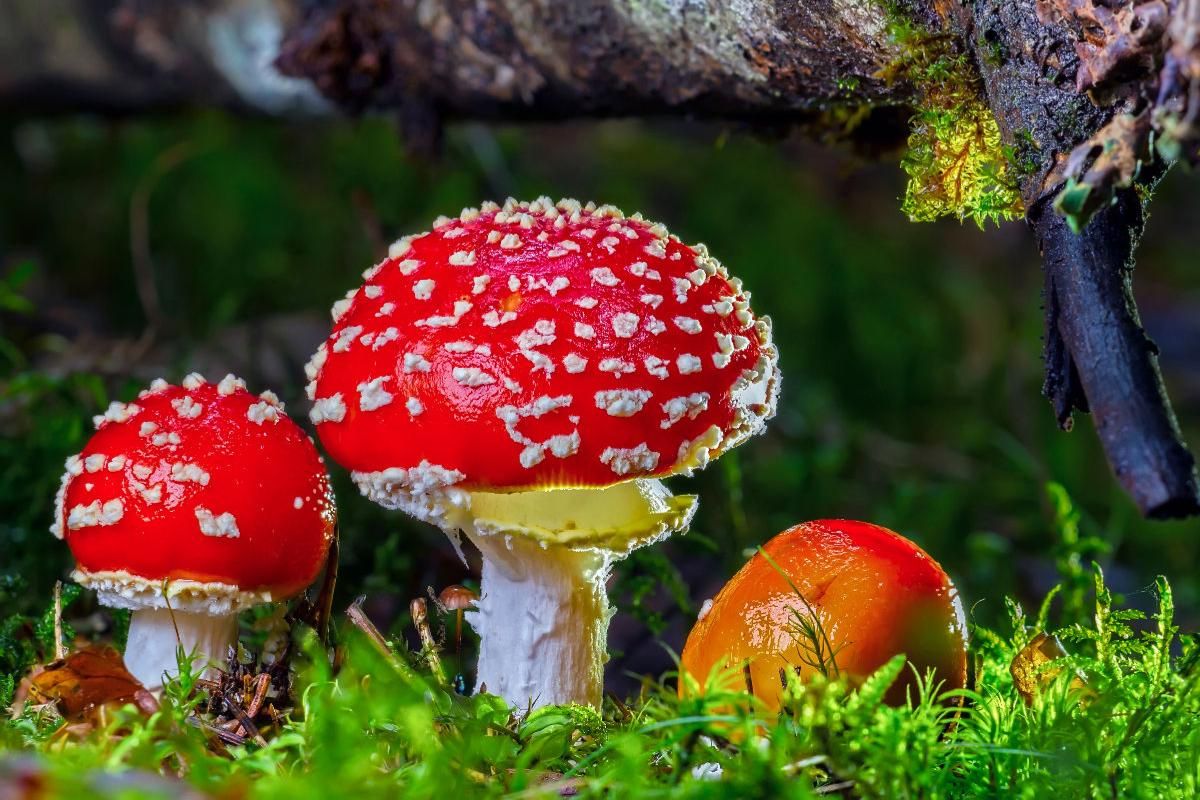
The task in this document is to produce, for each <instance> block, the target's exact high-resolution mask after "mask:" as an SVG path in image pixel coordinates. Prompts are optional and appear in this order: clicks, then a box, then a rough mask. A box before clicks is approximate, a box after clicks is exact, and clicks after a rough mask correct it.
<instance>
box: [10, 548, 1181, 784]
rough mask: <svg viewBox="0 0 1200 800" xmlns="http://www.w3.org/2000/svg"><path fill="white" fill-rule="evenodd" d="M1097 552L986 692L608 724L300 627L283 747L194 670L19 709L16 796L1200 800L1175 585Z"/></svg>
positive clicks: (848, 690)
mask: <svg viewBox="0 0 1200 800" xmlns="http://www.w3.org/2000/svg"><path fill="white" fill-rule="evenodd" d="M1065 534H1066V538H1065V539H1064V541H1065V542H1069V541H1070V533H1069V531H1065ZM1078 554H1079V551H1078V550H1077V549H1073V550H1072V551H1071V553H1069V554H1067V557H1066V559H1065V561H1064V562H1063V563H1064V565H1066V566H1067V567H1068V573H1067V574H1066V575H1065V576H1064V580H1063V582H1062V583H1060V584H1059V585H1058V586H1057V587H1056V588H1055V589H1054V590H1053V591H1052V592H1051V594H1050V595H1049V596H1047V597H1046V599H1045V601H1044V602H1043V603H1042V604H1041V606H1040V608H1038V609H1037V610H1036V612H1033V613H1030V612H1027V611H1026V610H1024V609H1022V607H1021V606H1020V605H1019V604H1017V603H1010V604H1009V606H1008V610H1009V621H1008V623H1007V624H1006V625H1005V626H1004V627H1003V628H1002V629H1000V630H991V629H987V628H983V627H979V626H973V630H972V638H973V644H972V656H973V661H974V680H973V686H972V687H971V688H968V689H965V690H957V691H952V692H943V691H941V689H940V686H939V684H938V683H937V682H936V680H933V679H932V678H931V676H923V678H922V679H921V680H919V681H918V682H917V684H916V685H917V688H916V690H915V691H912V692H910V694H909V698H908V702H907V704H906V705H904V706H901V707H891V706H888V705H885V704H884V703H883V702H882V698H883V695H884V693H885V691H886V690H887V688H888V687H889V686H890V685H891V684H892V683H893V682H894V681H895V680H896V679H897V678H898V676H899V675H900V673H901V672H902V671H904V670H905V669H908V667H907V666H906V664H905V663H904V659H903V657H900V656H898V657H896V658H895V659H893V660H892V661H891V662H890V663H888V664H887V665H886V666H885V667H883V668H882V669H880V670H879V672H877V673H876V674H874V675H872V676H870V677H869V678H867V679H866V680H865V681H861V682H859V683H857V684H856V685H851V684H850V683H849V682H848V681H847V679H846V678H844V677H843V678H841V679H830V678H827V677H821V676H819V675H818V676H817V677H816V678H814V679H813V680H812V681H810V682H808V683H804V684H801V683H799V682H794V683H792V684H790V685H789V687H788V690H787V691H786V692H785V701H784V707H783V710H782V711H781V712H780V713H778V714H772V713H767V712H765V711H763V710H762V709H760V708H757V707H756V706H755V703H754V701H753V699H752V698H751V697H749V696H748V695H746V694H742V693H738V692H721V693H711V694H709V695H707V696H704V697H693V698H690V699H684V700H680V699H678V697H677V695H676V692H675V691H674V688H673V683H674V680H673V677H674V676H673V675H671V674H668V675H667V676H665V677H664V678H663V679H662V680H658V681H655V680H651V679H649V678H647V679H646V680H645V682H644V683H643V686H642V690H641V691H640V693H638V694H637V695H636V696H634V697H630V698H626V699H625V700H623V701H621V700H618V699H616V698H615V697H614V698H610V699H609V700H608V701H607V702H606V703H605V706H604V708H603V709H601V710H600V712H596V711H594V710H592V709H589V708H583V707H570V706H552V707H547V708H542V709H539V710H537V711H535V712H533V713H532V714H529V715H527V716H524V718H523V719H522V718H519V717H518V716H515V715H513V714H512V713H511V710H510V709H509V708H507V707H506V705H505V704H504V703H503V701H501V700H499V699H498V698H495V697H493V696H490V695H486V694H484V695H475V696H463V695H460V694H458V693H457V692H455V691H452V690H451V689H449V688H447V687H446V686H445V685H441V684H440V683H439V682H438V681H436V680H435V679H434V677H433V676H432V675H431V674H430V673H429V672H427V671H424V670H423V664H424V663H425V660H424V659H423V658H422V657H421V655H420V654H418V653H410V652H407V651H406V650H405V649H404V647H403V645H400V647H399V648H398V649H395V648H393V649H390V650H389V651H386V652H385V651H381V650H380V649H378V648H376V647H372V646H371V645H370V643H369V642H368V640H367V639H366V638H365V637H364V636H363V635H362V634H360V633H359V632H358V631H357V630H356V629H354V628H351V627H350V626H344V627H342V628H341V630H340V633H341V635H342V636H343V641H342V642H341V644H340V646H339V648H338V649H339V650H340V653H339V656H338V658H337V659H336V660H337V661H338V662H339V663H340V666H339V667H338V668H337V669H334V668H332V667H331V666H330V656H331V651H330V650H327V649H326V648H325V647H324V646H322V644H321V643H320V642H319V641H318V640H317V637H316V635H315V633H314V632H313V631H312V630H311V629H305V628H297V629H296V630H295V631H294V635H295V636H296V637H297V643H298V644H299V645H300V649H301V652H302V653H303V656H302V657H301V658H299V659H298V660H297V667H298V669H299V679H298V682H297V684H296V689H295V696H296V699H297V703H296V706H295V707H294V708H293V709H291V711H290V712H289V713H288V714H287V715H286V717H285V718H284V720H283V721H282V722H281V724H280V725H279V726H277V727H276V728H275V729H273V730H272V731H270V732H269V733H268V738H267V740H266V741H265V743H259V744H255V743H253V742H247V743H245V744H241V745H223V744H219V743H217V742H216V740H215V739H214V737H213V736H212V735H211V734H208V733H205V732H204V731H202V730H200V729H199V728H198V727H197V726H196V725H194V724H192V722H194V719H190V718H193V717H194V715H196V714H197V713H198V712H202V711H203V709H202V706H201V703H202V700H203V698H204V691H203V690H202V689H201V690H198V689H197V688H196V686H195V684H194V681H193V680H192V679H191V678H190V677H185V678H184V679H182V680H180V681H178V682H175V683H172V684H170V685H169V686H168V687H167V690H166V693H165V696H164V698H163V703H162V706H161V709H160V710H159V711H158V712H157V713H154V714H153V715H152V716H149V717H146V716H143V715H142V714H141V713H139V712H138V711H137V710H135V709H134V708H133V707H132V706H127V707H125V709H123V710H120V711H116V712H114V713H110V714H108V715H107V716H106V717H105V718H104V720H102V721H101V722H99V723H97V724H96V726H95V727H94V728H93V729H90V730H87V731H86V732H84V733H80V732H79V731H78V730H77V729H76V730H74V731H72V730H71V729H70V728H69V727H66V723H65V722H64V721H63V720H62V719H61V718H59V717H58V715H57V714H56V713H55V712H54V711H53V710H52V709H50V708H47V707H45V706H36V705H28V704H27V705H25V706H24V707H22V708H17V709H15V714H14V716H13V718H12V719H10V720H6V721H4V722H3V723H0V750H2V749H8V750H12V751H19V752H24V753H28V754H35V755H32V756H30V757H28V758H27V759H26V760H25V761H24V762H16V761H13V760H12V758H11V757H9V758H7V759H6V758H4V757H3V756H0V788H3V787H4V782H5V780H10V781H11V780H12V778H11V775H10V777H8V778H6V777H5V770H9V771H10V773H11V772H12V771H14V770H15V769H17V768H21V769H23V770H25V771H26V772H27V773H35V774H36V775H37V776H38V778H37V780H38V781H39V782H40V783H39V785H41V786H42V787H43V788H44V790H45V791H46V794H45V795H39V796H46V797H64V798H66V797H78V796H81V794H82V793H89V794H93V795H100V796H114V797H118V796H119V797H130V796H136V797H164V798H167V797H177V796H179V794H180V792H181V791H182V790H183V785H187V786H190V787H193V788H194V789H196V790H199V791H202V792H205V793H210V794H213V795H216V796H245V797H255V798H269V797H303V796H311V797H324V796H356V797H391V796H405V797H447V796H455V797H535V796H536V797H553V796H559V795H560V794H563V793H568V794H571V795H572V796H579V797H602V796H605V797H611V796H617V797H710V796H712V797H718V796H719V797H796V798H805V797H819V796H827V795H829V794H840V795H842V796H856V797H888V798H892V797H930V798H933V797H947V798H967V797H981V798H982V797H1050V796H1055V797H1072V798H1075V797H1121V798H1126V797H1147V798H1149V797H1154V798H1175V797H1178V798H1190V797H1194V796H1195V795H1196V792H1197V791H1200V766H1198V764H1200V643H1198V642H1197V641H1196V639H1195V637H1193V636H1190V635H1181V634H1180V633H1179V630H1178V628H1177V626H1176V625H1175V622H1174V606H1173V598H1172V594H1171V591H1170V588H1169V585H1168V584H1167V582H1166V581H1165V580H1163V579H1159V580H1158V581H1156V583H1155V585H1154V587H1153V589H1152V592H1153V596H1154V598H1155V601H1156V605H1157V608H1156V610H1155V611H1154V612H1153V613H1152V614H1151V616H1150V618H1149V619H1145V615H1144V614H1143V613H1142V612H1139V611H1134V610H1129V609H1124V608H1121V607H1120V606H1119V605H1118V604H1116V602H1115V601H1114V598H1113V596H1112V594H1111V591H1110V590H1109V589H1108V588H1107V586H1106V585H1105V583H1104V580H1103V575H1102V573H1101V572H1100V570H1099V568H1095V570H1094V573H1092V577H1093V578H1094V582H1093V583H1092V586H1091V590H1090V591H1089V590H1088V588H1087V587H1086V586H1085V585H1082V584H1080V582H1079V578H1080V575H1079V573H1078V572H1077V571H1076V570H1075V569H1074V567H1075V564H1076V561H1077V558H1076V556H1078ZM1070 609H1077V610H1078V612H1079V615H1078V617H1074V618H1073V617H1072V616H1071V615H1070ZM44 628H45V626H44V625H40V626H39V631H40V633H41V634H42V636H41V637H40V638H42V639H43V640H44V638H45V637H44V634H45V633H46V631H45V629H44ZM7 630H9V631H10V632H11V630H12V624H11V623H10V625H9V627H8V628H7ZM1047 630H1049V631H1051V632H1053V633H1056V634H1057V635H1058V636H1059V637H1061V638H1062V639H1063V640H1064V641H1065V642H1066V643H1067V648H1069V650H1070V651H1071V654H1070V655H1067V656H1064V657H1062V658H1060V659H1057V660H1053V661H1049V662H1046V663H1042V664H1040V666H1038V665H1033V666H1028V667H1027V669H1026V683H1027V684H1028V683H1032V685H1033V690H1032V692H1030V691H1029V687H1028V686H1025V687H1023V688H1025V689H1026V693H1027V694H1028V695H1029V696H1027V697H1026V696H1023V695H1022V692H1020V691H1018V687H1017V686H1015V685H1014V679H1013V675H1012V667H1013V663H1014V659H1017V658H1019V655H1018V654H1019V653H1021V651H1022V650H1023V648H1024V647H1025V646H1026V645H1027V644H1028V643H1029V641H1030V640H1031V638H1032V637H1033V636H1034V635H1035V634H1036V633H1038V632H1042V631H1047ZM10 647H11V645H10ZM157 775H166V776H170V781H164V782H163V783H161V784H159V783H156V782H154V781H153V780H152V778H151V776H157Z"/></svg>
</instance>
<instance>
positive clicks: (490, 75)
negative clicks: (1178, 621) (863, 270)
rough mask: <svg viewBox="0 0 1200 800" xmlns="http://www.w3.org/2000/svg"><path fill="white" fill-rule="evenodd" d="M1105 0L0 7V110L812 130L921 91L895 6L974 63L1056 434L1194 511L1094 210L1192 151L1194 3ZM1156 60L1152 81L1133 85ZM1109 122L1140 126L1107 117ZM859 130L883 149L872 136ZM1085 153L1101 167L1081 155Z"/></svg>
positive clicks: (1112, 220)
mask: <svg viewBox="0 0 1200 800" xmlns="http://www.w3.org/2000/svg"><path fill="white" fill-rule="evenodd" d="M1106 3H1107V0H964V2H960V3H948V2H945V0H900V2H899V3H898V4H885V3H884V2H882V0H804V1H803V2H797V0H738V2H737V3H730V2H728V1H727V0H691V1H690V2H687V3H678V2H668V1H667V0H325V2H320V3H313V2H311V1H310V0H223V2H220V3H214V2H191V3H173V2H163V1H162V0H159V1H157V2H156V0H0V20H3V22H4V24H3V25H0V109H3V108H15V109H18V110H19V111H22V112H29V111H38V112H45V111H79V110H98V111H105V112H109V113H132V112H145V111H151V110H160V109H171V108H177V107H179V106H183V105H196V104H202V105H220V106H224V107H231V108H237V109H240V110H250V111H254V112H257V113H265V114H276V115H279V114H296V113H302V114H330V113H337V112H338V111H348V112H351V113H357V112H362V111H365V110H368V109H373V110H383V109H386V110H390V111H392V112H394V113H396V115H397V118H398V119H399V120H400V121H401V124H402V127H403V129H404V134H405V137H406V139H407V140H408V141H409V143H410V145H411V144H412V143H413V142H416V143H417V146H418V147H421V146H425V147H433V146H434V145H435V143H436V142H437V141H438V139H439V134H440V129H441V125H442V121H443V120H445V119H447V118H451V119H453V118H475V119H479V118H483V119H508V120H523V119H560V118H568V117H578V116H585V115H590V116H605V115H665V114H675V115H689V116H703V117H718V118H729V119H737V120H740V121H747V122H751V123H760V124H761V123H767V124H775V123H783V124H787V125H795V124H809V125H818V126H821V125H835V124H836V120H837V114H836V113H831V110H832V111H834V112H836V111H837V110H838V109H842V108H846V107H855V108H859V107H870V108H871V109H872V114H874V115H875V117H874V119H876V120H891V121H894V120H895V119H896V117H897V114H896V112H897V110H898V109H904V108H905V107H907V106H910V105H912V104H914V103H920V102H921V99H922V98H921V94H920V93H921V86H919V85H912V84H913V82H911V81H909V80H908V78H909V77H910V76H908V75H906V74H905V70H904V69H903V65H904V64H907V63H912V60H913V59H912V57H913V53H910V52H906V51H905V50H904V47H905V46H908V47H914V48H915V47H921V46H923V45H922V44H920V43H914V42H912V41H909V42H908V44H907V45H901V44H900V43H898V41H896V40H895V39H894V38H893V37H892V36H891V29H890V26H891V25H892V24H893V23H894V22H895V15H897V14H899V15H903V16H904V17H906V18H908V19H909V20H912V21H915V22H916V23H917V25H919V26H923V27H924V28H925V29H926V30H928V31H930V32H931V33H936V34H937V35H938V39H939V41H947V40H950V41H951V42H952V46H953V47H955V48H957V50H958V52H963V53H968V54H970V55H971V56H972V57H973V60H974V61H975V63H976V65H977V67H978V70H979V73H980V75H981V77H982V85H983V90H984V95H985V99H986V100H987V103H988V106H989V107H990V108H991V109H992V111H993V112H994V114H995V116H996V118H997V122H998V124H999V127H1000V131H1001V133H1002V135H1003V138H1004V141H1005V142H1006V143H1007V144H1008V145H1010V146H1011V147H1012V148H1013V149H1014V151H1015V154H1016V158H1015V162H1016V163H1017V164H1020V165H1021V166H1022V172H1021V176H1020V189H1021V193H1022V196H1023V198H1024V201H1025V207H1026V209H1028V220H1029V222H1030V224H1031V226H1032V227H1033V229H1034V231H1035V233H1036V235H1037V238H1038V240H1039V243H1040V244H1041V247H1042V251H1043V254H1044V258H1045V278H1046V296H1045V300H1046V313H1047V327H1046V330H1047V335H1046V350H1045V354H1046V366H1047V377H1046V384H1045V390H1046V394H1047V395H1048V396H1049V397H1050V399H1051V401H1052V402H1053V404H1054V408H1055V413H1056V415H1057V417H1058V419H1059V422H1060V423H1061V424H1063V425H1064V426H1066V425H1068V424H1069V421H1070V417H1071V414H1072V412H1073V411H1074V410H1076V409H1078V410H1088V409H1089V408H1090V409H1091V411H1092V413H1093V414H1094V415H1095V419H1096V426H1097V430H1098V431H1099V434H1100V438H1101V441H1102V442H1103V443H1104V447H1105V452H1106V453H1107V454H1108V457H1109V460H1110V462H1111V463H1112V466H1113V469H1114V471H1115V472H1116V474H1117V477H1118V479H1119V480H1120V481H1121V483H1122V485H1123V486H1125V488H1126V489H1127V490H1128V491H1129V492H1130V494H1131V495H1132V496H1133V497H1134V499H1135V500H1136V501H1137V503H1138V505H1139V507H1140V508H1141V509H1142V511H1143V513H1146V514H1148V515H1151V516H1172V515H1181V514H1188V513H1196V512H1198V511H1200V498H1198V497H1197V486H1196V483H1197V481H1196V475H1195V469H1194V466H1193V463H1192V459H1191V456H1190V455H1189V454H1188V452H1187V450H1186V449H1185V448H1184V446H1183V445H1182V443H1181V442H1180V439H1179V431H1178V426H1177V425H1176V423H1175V420H1174V417H1173V415H1172V413H1171V410H1170V406H1169V403H1168V401H1167V397H1166V393H1165V391H1164V390H1163V387H1162V380H1161V377H1160V375H1159V372H1158V367H1157V361H1156V359H1155V356H1154V351H1153V345H1152V344H1150V342H1149V340H1148V339H1147V338H1146V336H1145V333H1144V332H1143V331H1142V329H1141V326H1140V323H1139V321H1138V316H1137V311H1136V309H1135V307H1134V305H1133V297H1132V291H1131V278H1130V272H1131V269H1132V263H1133V262H1132V252H1133V248H1134V246H1135V243H1136V240H1137V236H1138V235H1139V233H1140V230H1141V224H1142V211H1141V207H1140V205H1139V203H1138V201H1137V199H1136V197H1134V196H1133V194H1132V190H1125V191H1123V192H1121V193H1120V199H1119V202H1117V203H1116V204H1115V205H1112V206H1109V205H1108V199H1109V198H1110V197H1111V192H1112V191H1113V190H1114V189H1115V187H1118V186H1128V185H1130V184H1131V183H1132V180H1133V177H1132V176H1134V175H1136V174H1137V170H1138V169H1139V168H1140V166H1141V160H1142V159H1143V158H1144V157H1147V158H1148V157H1149V147H1148V145H1147V144H1146V143H1147V142H1148V140H1149V132H1150V131H1151V122H1152V121H1153V125H1154V126H1155V127H1154V130H1156V131H1158V132H1159V133H1160V138H1159V140H1158V141H1159V143H1160V145H1159V146H1160V149H1162V147H1163V145H1162V143H1163V142H1170V143H1171V144H1172V147H1174V148H1175V149H1176V151H1178V152H1179V153H1181V157H1188V156H1192V157H1196V158H1198V159H1200V153H1197V152H1195V148H1196V142H1197V140H1200V134H1198V133H1197V131H1198V130H1200V125H1198V124H1197V122H1196V120H1197V119H1198V118H1200V117H1198V116H1197V115H1198V114H1200V77H1197V75H1200V72H1197V69H1195V68H1194V67H1195V65H1196V64H1200V0H1140V1H1139V3H1138V5H1136V6H1135V7H1128V8H1127V7H1125V6H1122V7H1121V8H1120V9H1111V8H1109V7H1108V5H1106ZM939 14H944V15H945V18H944V19H943V17H942V16H939ZM1164 14H1165V15H1167V18H1164ZM1135 23H1136V24H1135ZM947 27H949V34H950V35H946V34H947ZM1097 31H1099V32H1100V33H1097ZM1139 48H1141V49H1139ZM1155 48H1157V50H1156V49H1155ZM1160 62H1165V64H1166V72H1165V75H1166V78H1165V79H1164V80H1163V82H1162V86H1161V91H1151V90H1152V89H1153V88H1154V84H1155V82H1156V81H1157V77H1156V76H1155V75H1154V74H1153V72H1154V70H1155V69H1157V67H1158V66H1159V65H1160ZM898 65H899V68H898ZM883 76H887V77H883ZM968 80H969V78H968ZM1084 89H1086V90H1087V93H1085V92H1084ZM1155 95H1157V96H1158V100H1157V102H1158V106H1157V107H1154V106H1153V103H1154V102H1155V101H1154V96H1155ZM1118 113H1123V114H1128V115H1131V116H1130V119H1131V120H1134V121H1136V122H1137V125H1134V124H1132V123H1130V124H1123V125H1112V124H1111V123H1112V121H1113V119H1114V116H1115V115H1116V114H1118ZM1105 130H1107V131H1109V132H1110V133H1109V134H1107V135H1109V136H1110V138H1112V137H1114V136H1116V135H1117V133H1119V132H1120V131H1126V132H1133V133H1130V134H1128V135H1126V136H1125V139H1130V141H1129V142H1127V143H1126V144H1127V145H1128V146H1126V147H1125V148H1124V149H1122V150H1120V151H1119V152H1118V151H1116V150H1112V149H1111V148H1106V147H1104V142H1099V143H1097V140H1096V139H1094V138H1093V137H1095V136H1096V135H1097V134H1098V132H1103V131H1105ZM856 132H857V135H858V136H868V137H871V136H882V137H884V138H885V139H886V140H887V141H888V142H894V141H896V140H898V139H902V138H903V135H904V130H903V127H901V126H896V125H886V124H885V125H882V126H874V125H871V124H859V126H858V127H857V128H856ZM1143 133H1144V136H1143ZM1133 134H1137V135H1136V136H1134V135H1133ZM1130 137H1132V138H1130ZM1125 139H1120V141H1121V142H1124V141H1125ZM1133 139H1136V141H1133ZM1097 150H1098V151H1100V152H1111V153H1116V154H1117V155H1120V156H1121V158H1120V159H1117V158H1116V157H1115V156H1113V157H1110V158H1109V159H1108V160H1107V161H1104V162H1097V160H1096V156H1095V155H1094V153H1095V152H1096V151H1097ZM1073 151H1074V152H1075V156H1074V157H1073V158H1071V159H1067V158H1066V156H1067V154H1070V153H1072V152H1073ZM1080 176H1083V177H1082V180H1086V181H1089V182H1091V183H1089V193H1086V197H1083V195H1080V194H1079V193H1077V194H1076V195H1075V196H1076V197H1083V199H1082V200H1081V201H1080V204H1079V206H1078V207H1079V208H1080V209H1082V210H1084V211H1086V212H1087V213H1091V212H1092V211H1093V210H1094V209H1102V210H1101V211H1099V212H1098V213H1097V216H1096V218H1095V219H1094V220H1093V221H1092V223H1091V224H1090V225H1088V226H1087V227H1086V228H1084V230H1083V231H1082V233H1081V234H1079V235H1078V236H1077V235H1075V234H1073V233H1071V231H1070V230H1069V228H1067V227H1066V226H1065V225H1064V223H1063V221H1062V219H1061V218H1059V217H1058V216H1056V214H1055V213H1054V211H1053V209H1052V208H1051V205H1050V204H1051V202H1052V200H1053V198H1054V196H1056V195H1058V194H1059V192H1060V190H1061V189H1062V187H1063V186H1069V185H1071V184H1070V183H1069V181H1073V180H1076V179H1079V178H1080ZM1091 184H1095V186H1094V187H1092V186H1091ZM1092 188H1094V189H1095V191H1094V193H1093V192H1092V191H1091V189H1092ZM1084 216H1085V215H1081V216H1079V217H1077V218H1076V221H1079V220H1082V219H1083V218H1084Z"/></svg>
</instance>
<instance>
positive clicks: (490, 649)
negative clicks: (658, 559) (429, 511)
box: [455, 480, 695, 711]
mask: <svg viewBox="0 0 1200 800" xmlns="http://www.w3.org/2000/svg"><path fill="white" fill-rule="evenodd" d="M469 508H470V511H469V512H466V511H462V512H460V513H459V514H458V515H456V516H457V518H456V519H455V524H456V527H458V528H459V529H461V530H462V531H464V532H465V533H466V534H467V536H468V537H470V539H471V540H472V541H473V542H474V543H475V545H476V546H477V547H478V548H479V550H480V552H481V553H482V555H483V571H482V574H481V576H480V598H479V600H478V601H477V604H476V606H477V610H476V611H473V612H470V613H468V614H467V620H468V622H470V623H471V626H472V627H473V628H475V630H476V632H478V633H479V636H480V653H479V672H478V679H477V682H476V689H477V690H484V689H486V691H488V692H490V693H492V694H496V695H499V696H501V697H503V698H504V699H505V700H507V701H508V702H509V703H511V704H512V705H513V706H514V707H516V708H517V709H518V710H519V711H523V710H525V709H527V708H531V707H533V708H536V707H538V706H544V705H552V704H561V703H580V704H588V705H593V706H598V705H599V704H600V700H601V697H602V694H603V691H604V663H605V661H607V660H608V654H607V652H606V649H605V646H606V643H607V639H608V622H609V619H610V618H611V617H612V615H613V609H612V608H611V607H610V606H609V604H608V598H607V595H606V591H605V583H606V581H607V579H608V576H609V574H610V572H611V570H612V565H613V563H614V562H615V561H617V560H619V559H621V558H624V557H625V556H626V555H628V554H629V553H630V552H631V551H632V550H634V549H635V548H637V547H641V546H643V545H646V544H649V543H651V542H654V541H657V540H659V539H662V538H665V537H666V536H669V535H670V534H671V533H672V532H674V531H678V530H682V529H684V528H686V527H687V524H688V522H689V521H690V520H691V516H692V513H693V512H694V511H695V498H693V497H675V496H673V495H672V494H671V493H670V492H669V491H668V490H667V489H666V487H664V486H663V485H662V483H661V482H660V481H656V480H635V481H629V482H626V483H622V484H617V485H616V486H611V487H608V488H604V489H551V490H541V491H528V492H517V493H509V494H492V493H486V492H474V493H472V494H471V499H470V503H469Z"/></svg>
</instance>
